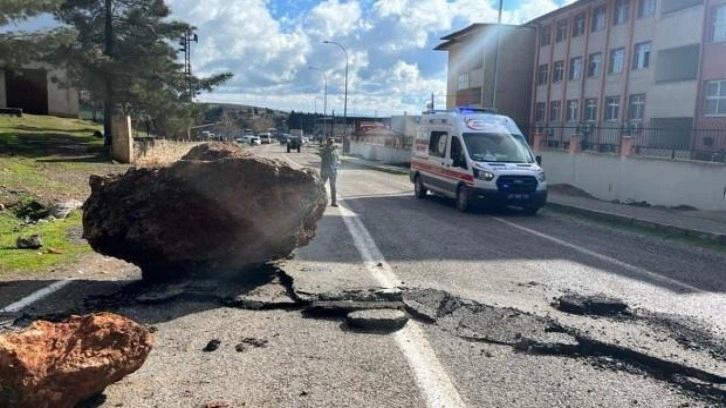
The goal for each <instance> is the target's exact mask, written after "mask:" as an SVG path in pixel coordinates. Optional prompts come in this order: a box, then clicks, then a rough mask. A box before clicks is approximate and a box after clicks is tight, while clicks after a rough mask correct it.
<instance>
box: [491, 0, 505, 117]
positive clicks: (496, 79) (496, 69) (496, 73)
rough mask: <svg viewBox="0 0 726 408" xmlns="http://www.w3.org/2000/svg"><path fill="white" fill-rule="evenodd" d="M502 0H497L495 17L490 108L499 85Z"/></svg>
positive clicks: (494, 102)
mask: <svg viewBox="0 0 726 408" xmlns="http://www.w3.org/2000/svg"><path fill="white" fill-rule="evenodd" d="M503 3H504V0H499V16H498V17H497V48H496V51H495V54H494V86H493V89H492V108H496V107H497V86H498V85H499V47H500V42H501V38H500V35H501V29H502V6H503V5H504V4H503Z"/></svg>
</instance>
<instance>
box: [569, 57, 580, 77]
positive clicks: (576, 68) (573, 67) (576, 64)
mask: <svg viewBox="0 0 726 408" xmlns="http://www.w3.org/2000/svg"><path fill="white" fill-rule="evenodd" d="M569 78H570V81H577V80H578V79H580V78H582V57H575V58H570V76H569Z"/></svg>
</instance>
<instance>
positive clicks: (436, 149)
mask: <svg viewBox="0 0 726 408" xmlns="http://www.w3.org/2000/svg"><path fill="white" fill-rule="evenodd" d="M447 139H448V134H447V133H446V132H436V131H434V132H431V139H430V140H429V156H436V157H446V142H447Z"/></svg>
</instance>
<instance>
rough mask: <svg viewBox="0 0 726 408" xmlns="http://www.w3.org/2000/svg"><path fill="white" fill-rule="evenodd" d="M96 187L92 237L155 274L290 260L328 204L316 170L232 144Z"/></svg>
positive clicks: (87, 219)
mask: <svg viewBox="0 0 726 408" xmlns="http://www.w3.org/2000/svg"><path fill="white" fill-rule="evenodd" d="M90 184H91V196H90V197H89V199H88V200H87V201H86V203H85V204H84V213H83V230H84V236H85V238H86V239H87V240H88V242H89V243H90V244H91V246H92V247H93V249H94V250H96V251H98V252H100V253H102V254H105V255H110V256H114V257H117V258H121V259H124V260H126V261H129V262H132V263H134V264H136V265H138V266H139V267H140V268H141V270H142V273H143V277H144V279H148V280H171V279H175V278H179V277H183V276H219V275H224V276H234V275H236V274H239V273H240V272H242V271H246V270H250V267H251V266H257V265H260V264H264V263H266V262H269V261H271V260H275V259H281V258H285V257H287V256H289V255H290V253H291V252H292V251H293V250H294V249H295V248H296V247H298V246H304V245H307V244H308V242H309V241H310V240H311V239H312V238H313V237H314V235H315V228H316V223H317V221H318V220H319V219H320V217H322V214H323V212H324V211H325V206H326V204H327V198H326V195H325V187H324V185H323V184H322V183H321V182H320V180H319V178H318V177H317V175H316V173H315V172H314V171H313V170H296V169H293V168H292V167H290V166H289V165H287V164H286V163H284V162H282V161H279V160H272V159H267V158H263V157H260V156H257V155H255V154H253V153H250V152H248V151H245V150H244V149H243V148H241V147H240V146H238V145H237V144H232V143H206V144H202V145H199V146H196V147H194V148H193V149H192V150H190V151H189V153H187V154H186V155H185V156H184V157H182V159H181V160H179V161H177V162H175V163H173V164H171V165H170V166H168V167H161V168H139V169H130V170H129V171H128V172H126V174H124V175H114V176H106V177H97V176H93V177H91V180H90Z"/></svg>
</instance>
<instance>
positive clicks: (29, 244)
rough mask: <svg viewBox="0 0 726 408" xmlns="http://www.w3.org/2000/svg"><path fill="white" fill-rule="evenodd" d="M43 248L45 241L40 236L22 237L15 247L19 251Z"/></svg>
mask: <svg viewBox="0 0 726 408" xmlns="http://www.w3.org/2000/svg"><path fill="white" fill-rule="evenodd" d="M42 246H43V240H42V239H40V236H39V235H38V234H33V235H30V236H27V237H23V236H20V237H18V238H17V239H16V240H15V247H16V248H18V249H38V248H41V247H42Z"/></svg>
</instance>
